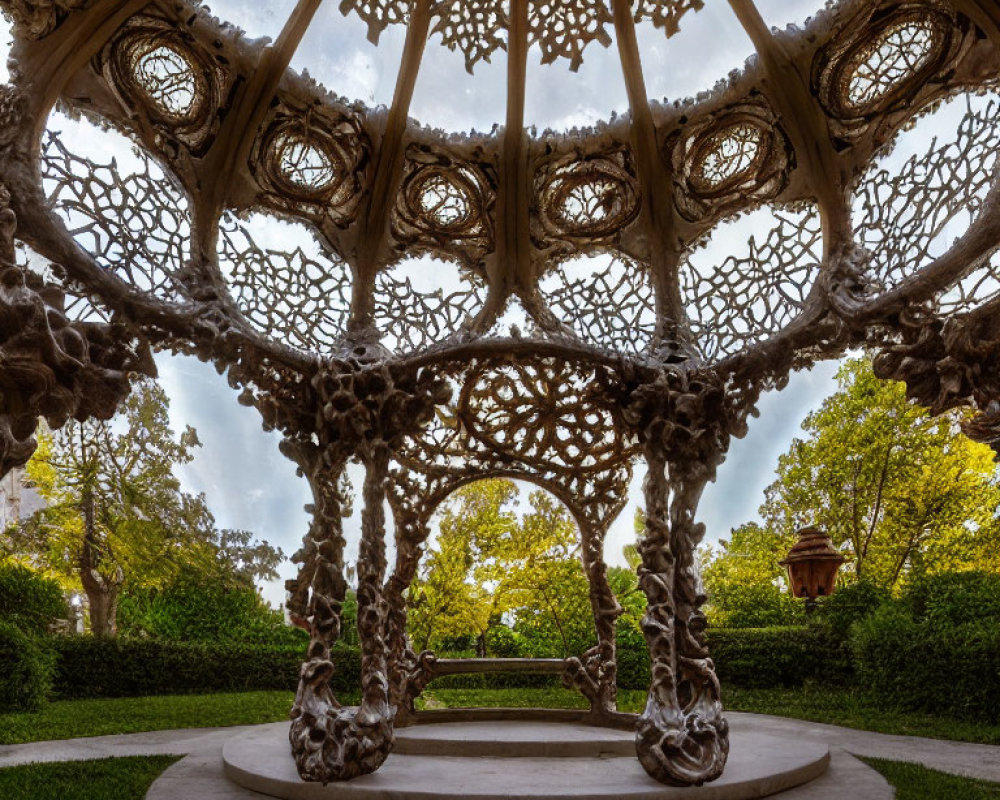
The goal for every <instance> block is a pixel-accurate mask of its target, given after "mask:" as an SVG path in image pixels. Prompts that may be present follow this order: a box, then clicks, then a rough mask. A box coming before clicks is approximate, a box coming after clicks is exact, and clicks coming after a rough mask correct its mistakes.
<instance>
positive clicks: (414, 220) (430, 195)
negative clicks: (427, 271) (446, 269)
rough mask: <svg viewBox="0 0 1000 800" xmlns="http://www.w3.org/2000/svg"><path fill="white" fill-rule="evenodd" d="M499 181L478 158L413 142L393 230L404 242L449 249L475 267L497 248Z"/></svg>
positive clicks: (397, 203) (447, 250) (397, 198)
mask: <svg viewBox="0 0 1000 800" xmlns="http://www.w3.org/2000/svg"><path fill="white" fill-rule="evenodd" d="M494 187H495V182H491V181H490V180H489V179H488V177H487V174H486V171H485V169H484V167H483V166H482V165H480V164H478V163H476V162H473V161H465V160H459V159H452V158H448V157H446V156H443V155H436V156H435V155H430V154H429V153H428V152H427V151H426V150H425V149H424V148H423V147H418V146H412V147H411V148H410V149H409V150H408V152H407V154H406V163H405V166H404V173H403V185H402V187H401V188H400V191H399V194H398V195H397V196H396V207H395V209H394V212H393V216H392V234H393V237H394V238H395V239H396V241H397V242H398V243H400V244H416V245H418V247H419V246H424V247H434V248H439V249H442V250H445V251H446V252H448V253H449V254H451V255H454V256H456V257H458V258H459V259H461V261H462V262H463V263H465V264H466V265H472V264H475V263H476V262H478V261H479V259H480V258H482V256H483V254H484V253H487V252H489V251H490V250H492V249H493V223H492V220H491V218H490V214H491V213H492V210H493V205H494V202H495V200H496V193H495V190H494Z"/></svg>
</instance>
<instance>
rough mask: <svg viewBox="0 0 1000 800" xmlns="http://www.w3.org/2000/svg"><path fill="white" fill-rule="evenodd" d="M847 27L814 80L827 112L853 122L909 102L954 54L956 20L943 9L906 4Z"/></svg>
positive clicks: (818, 63)
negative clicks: (952, 53)
mask: <svg viewBox="0 0 1000 800" xmlns="http://www.w3.org/2000/svg"><path fill="white" fill-rule="evenodd" d="M869 13H870V12H869ZM845 30H846V35H844V36H841V37H840V38H838V39H835V40H834V42H832V43H831V44H830V45H829V46H827V47H826V48H825V49H824V50H822V51H820V53H819V54H818V55H817V60H816V65H815V67H814V74H815V75H816V78H815V79H814V80H815V82H816V83H817V84H818V87H817V88H818V89H819V96H820V100H821V101H822V103H823V105H824V106H825V107H826V109H827V111H829V112H830V113H831V114H832V115H833V116H835V117H837V118H838V119H842V120H853V119H862V118H864V117H868V116H870V115H873V114H878V113H882V112H885V111H889V110H892V109H894V108H896V107H897V106H900V105H905V104H906V103H907V102H908V101H909V100H910V98H911V96H912V95H913V94H914V93H915V92H916V91H917V90H918V89H920V87H922V86H923V85H924V84H926V83H927V81H928V80H929V79H931V78H932V77H933V76H934V75H935V74H937V73H938V72H939V71H940V70H941V68H942V66H943V65H944V63H945V61H947V59H948V58H949V56H950V55H951V52H952V49H953V44H954V40H955V38H956V37H955V36H954V33H955V30H956V20H955V17H954V14H952V13H950V12H948V11H945V10H944V9H941V8H937V7H934V6H928V5H920V6H917V5H915V4H904V5H900V6H897V7H896V8H894V9H891V10H890V11H888V12H886V13H882V14H881V16H879V14H878V13H876V14H875V15H874V16H872V18H871V19H869V20H858V21H856V22H854V23H851V24H848V25H847V26H846V28H845Z"/></svg>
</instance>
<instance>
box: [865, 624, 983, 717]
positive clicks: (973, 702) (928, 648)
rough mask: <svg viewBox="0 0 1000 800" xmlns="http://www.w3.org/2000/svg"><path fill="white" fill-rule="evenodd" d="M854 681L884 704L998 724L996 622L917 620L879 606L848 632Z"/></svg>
mask: <svg viewBox="0 0 1000 800" xmlns="http://www.w3.org/2000/svg"><path fill="white" fill-rule="evenodd" d="M851 646H852V649H853V656H854V663H855V665H856V669H857V673H858V684H859V685H860V686H864V687H865V688H866V689H867V690H869V691H870V693H871V695H872V697H873V698H874V699H876V700H878V701H879V702H880V703H881V704H882V705H885V706H891V707H895V708H903V709H908V710H914V711H925V712H929V713H932V714H949V715H952V716H957V717H961V718H966V719H968V718H972V719H979V720H983V721H985V722H990V723H993V724H997V723H1000V625H998V624H997V622H996V620H990V619H985V620H984V619H979V620H975V621H972V622H967V623H965V624H963V625H957V626H951V625H934V624H927V623H918V622H916V621H914V620H913V619H912V618H910V617H909V616H908V615H906V614H904V613H901V612H900V611H899V610H898V609H896V608H892V607H888V608H884V609H880V610H879V611H878V612H876V613H875V614H874V615H872V616H871V617H870V618H869V619H867V620H864V621H862V622H860V623H858V625H857V626H856V627H855V628H854V630H853V633H852V636H851Z"/></svg>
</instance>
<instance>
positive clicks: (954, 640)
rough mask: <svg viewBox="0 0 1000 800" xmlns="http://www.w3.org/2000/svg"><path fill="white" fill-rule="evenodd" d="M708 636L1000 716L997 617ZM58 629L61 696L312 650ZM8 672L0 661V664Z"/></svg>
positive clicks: (735, 673)
mask: <svg viewBox="0 0 1000 800" xmlns="http://www.w3.org/2000/svg"><path fill="white" fill-rule="evenodd" d="M4 636H5V637H6V640H7V645H11V646H13V649H20V648H24V647H25V645H24V643H23V641H22V639H23V638H24V637H23V635H22V634H20V633H19V632H18V631H17V630H16V629H14V628H12V627H10V626H8V628H7V629H6V630H5V631H4ZM4 636H0V639H3V638H4ZM708 639H709V647H710V650H711V654H712V657H713V659H714V660H715V663H716V666H717V669H718V674H719V678H720V680H721V681H722V683H723V684H724V685H732V686H739V687H744V688H772V687H795V686H799V685H802V684H803V683H805V682H814V683H822V684H827V685H829V684H843V683H847V682H851V681H852V680H853V681H854V682H855V684H856V685H858V686H860V687H863V688H864V689H865V690H866V691H870V692H871V694H872V696H873V697H875V698H877V699H879V700H880V701H882V702H883V703H885V704H886V705H892V706H894V707H897V708H903V709H909V710H919V711H927V712H931V713H947V714H955V715H960V716H963V717H974V718H977V719H983V720H987V721H991V722H994V723H996V722H1000V626H997V625H996V624H994V623H993V622H992V621H982V620H980V621H974V622H969V623H967V624H965V625H961V626H957V627H952V626H935V625H929V624H926V623H919V622H916V621H914V620H913V619H912V618H909V617H908V616H907V615H906V614H904V613H901V612H900V611H899V610H898V609H893V608H886V609H881V610H880V611H879V612H877V613H876V614H874V615H873V616H872V617H870V618H869V619H867V620H865V621H863V622H862V623H860V624H858V625H857V626H855V628H854V630H853V634H852V638H851V652H850V653H848V651H847V649H846V648H845V647H844V646H843V645H839V644H837V643H836V642H835V641H833V640H831V639H830V638H829V637H828V636H827V635H825V634H824V633H822V632H821V631H820V630H817V629H813V628H764V629H739V630H736V629H733V630H721V629H715V630H710V631H709V636H708ZM15 640H16V641H15ZM50 641H51V642H52V647H53V648H54V650H55V654H56V659H55V661H56V668H55V676H54V680H53V691H54V693H55V695H56V696H58V697H63V698H75V697H118V696H134V695H152V694H171V693H184V692H204V691H243V690H250V689H288V690H291V689H294V688H295V685H296V681H297V677H298V671H299V666H300V663H301V659H302V657H303V651H302V649H301V648H298V647H294V648H291V647H276V646H271V647H263V646H251V645H208V644H183V643H174V642H163V641H156V640H130V639H93V638H90V637H71V638H58V637H57V638H54V639H52V640H50ZM2 644H3V642H2V641H0V645H2ZM618 644H619V651H618V677H619V681H618V684H619V686H621V687H622V688H626V689H645V688H647V687H648V686H649V657H648V655H647V654H646V649H645V643H644V642H643V641H642V636H641V635H640V634H639V633H638V632H637V631H634V630H632V631H624V630H620V631H619V636H618ZM3 649H4V648H3V647H0V651H2V650H3ZM7 649H12V648H11V647H8V648H7ZM29 649H30V648H29ZM43 650H44V648H43ZM333 660H334V663H335V664H336V667H337V669H336V672H335V674H334V677H333V680H332V684H331V686H332V688H333V690H334V692H335V693H337V694H344V693H354V692H356V691H357V689H358V687H359V683H360V677H359V673H360V667H361V659H360V654H359V651H358V649H357V647H354V646H349V645H344V644H338V645H337V646H336V647H335V649H334V654H333ZM0 661H2V659H0ZM29 661H31V662H32V663H34V664H36V665H37V671H39V675H40V677H41V679H42V680H41V683H42V684H44V683H45V673H46V672H47V671H48V667H47V664H48V662H47V660H46V657H45V655H44V652H41V651H40V652H39V653H38V658H37V659H35V658H32V659H29ZM10 666H11V665H7V667H10ZM8 673H10V670H9V669H7V668H5V667H4V665H3V664H0V674H8ZM853 673H856V675H855V674H853ZM28 677H30V676H20V675H18V676H17V677H15V676H13V675H11V680H9V681H6V682H4V681H0V684H2V685H0V689H2V687H3V685H6V686H7V689H8V690H10V691H15V690H16V689H17V687H18V686H27V685H34V684H35V683H36V681H33V680H28ZM556 682H557V681H556V679H555V678H553V677H552V676H546V675H536V674H530V673H528V674H526V673H493V674H472V675H454V676H448V677H444V678H441V679H439V680H438V681H435V682H434V686H435V687H445V686H453V687H462V688H519V687H525V686H551V685H554V684H555V683H556ZM18 691H20V690H18ZM8 701H9V702H12V703H14V704H15V705H19V706H21V707H26V705H27V706H31V705H37V702H38V698H37V697H36V696H35V695H32V696H31V697H27V696H18V697H17V698H14V697H13V696H12V697H11V698H8Z"/></svg>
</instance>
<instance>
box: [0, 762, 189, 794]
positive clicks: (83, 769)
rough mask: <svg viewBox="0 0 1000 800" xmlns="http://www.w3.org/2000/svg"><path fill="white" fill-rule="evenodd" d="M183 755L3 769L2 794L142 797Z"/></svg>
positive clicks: (0, 780) (31, 765) (0, 778)
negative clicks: (164, 771) (162, 773)
mask: <svg viewBox="0 0 1000 800" xmlns="http://www.w3.org/2000/svg"><path fill="white" fill-rule="evenodd" d="M178 758H180V756H133V757H129V758H102V759H100V760H98V761H63V762H60V763H57V764H25V765H24V766H20V767H6V768H5V769H0V797H4V798H11V800H13V798H17V800H53V798H59V800H142V798H144V797H145V796H146V792H147V791H148V790H149V787H150V785H151V784H152V783H153V781H154V780H156V778H157V776H159V774H160V773H161V772H163V770H165V769H166V768H167V767H169V766H170V765H171V764H173V763H174V762H175V761H177V759H178Z"/></svg>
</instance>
